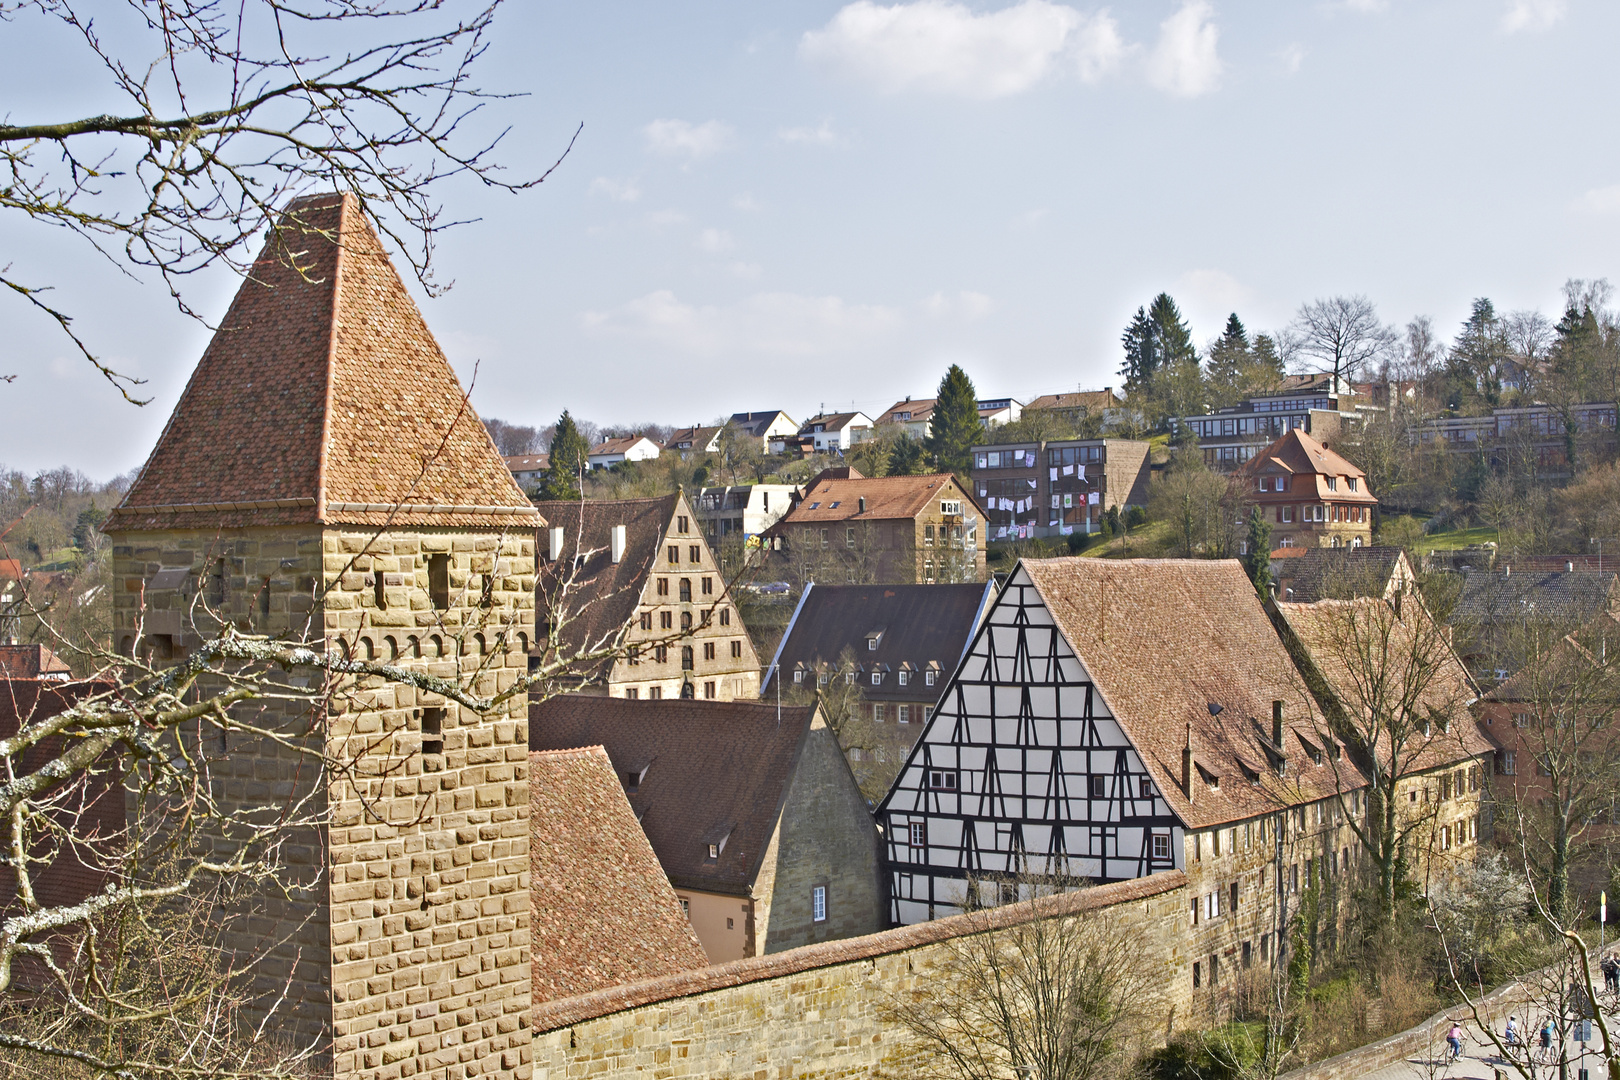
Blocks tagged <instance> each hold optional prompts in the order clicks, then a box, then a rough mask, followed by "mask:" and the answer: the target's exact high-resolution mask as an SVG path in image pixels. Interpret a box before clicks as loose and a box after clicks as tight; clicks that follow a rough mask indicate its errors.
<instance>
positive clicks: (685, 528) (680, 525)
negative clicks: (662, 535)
mask: <svg viewBox="0 0 1620 1080" xmlns="http://www.w3.org/2000/svg"><path fill="white" fill-rule="evenodd" d="M675 531H676V532H683V533H685V532H691V531H692V523H691V522H690V521H689V520H687V517H686V515H685V514H680V515H677V516H676V518H675Z"/></svg>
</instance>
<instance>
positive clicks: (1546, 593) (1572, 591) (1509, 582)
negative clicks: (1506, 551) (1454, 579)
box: [1450, 566, 1620, 627]
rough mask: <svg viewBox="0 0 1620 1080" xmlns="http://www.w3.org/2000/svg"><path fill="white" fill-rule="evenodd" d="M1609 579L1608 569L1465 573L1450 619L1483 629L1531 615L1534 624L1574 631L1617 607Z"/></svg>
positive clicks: (1619, 592) (1619, 591)
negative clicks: (1543, 622) (1532, 613)
mask: <svg viewBox="0 0 1620 1080" xmlns="http://www.w3.org/2000/svg"><path fill="white" fill-rule="evenodd" d="M1615 577H1616V575H1615V572H1614V571H1612V570H1605V571H1604V572H1603V573H1601V574H1599V573H1592V572H1588V571H1585V570H1581V569H1579V568H1577V569H1576V570H1575V571H1574V572H1573V573H1572V572H1570V571H1567V570H1559V571H1555V572H1551V573H1548V572H1540V573H1537V572H1533V571H1529V572H1527V571H1523V570H1516V569H1514V568H1512V567H1511V566H1509V567H1504V568H1503V569H1501V570H1468V571H1465V572H1464V574H1463V591H1462V595H1461V596H1460V597H1459V598H1458V599H1457V606H1456V608H1455V609H1453V611H1452V613H1451V620H1450V621H1451V622H1453V623H1458V624H1462V625H1465V626H1469V625H1472V626H1480V627H1484V626H1489V625H1491V624H1494V623H1498V622H1502V621H1503V620H1508V619H1513V620H1517V619H1520V618H1523V617H1524V615H1525V613H1526V612H1534V613H1535V616H1536V618H1537V619H1538V620H1541V621H1546V622H1551V623H1556V624H1563V625H1565V626H1567V627H1575V626H1578V625H1580V624H1582V623H1586V622H1589V621H1591V620H1592V619H1595V618H1596V617H1597V616H1598V615H1599V614H1601V613H1602V612H1604V611H1608V610H1612V609H1614V608H1615V607H1616V606H1617V605H1620V585H1617V583H1616V581H1615Z"/></svg>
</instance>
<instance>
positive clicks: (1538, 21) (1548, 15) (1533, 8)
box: [1502, 0, 1569, 34]
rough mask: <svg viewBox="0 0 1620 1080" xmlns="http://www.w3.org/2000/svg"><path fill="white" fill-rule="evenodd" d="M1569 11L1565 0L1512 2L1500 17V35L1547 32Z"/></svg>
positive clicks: (1516, 0) (1520, 0)
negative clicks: (1523, 31) (1525, 31)
mask: <svg viewBox="0 0 1620 1080" xmlns="http://www.w3.org/2000/svg"><path fill="white" fill-rule="evenodd" d="M1568 11H1569V5H1568V4H1567V3H1566V2H1565V0H1513V2H1512V3H1511V4H1510V5H1508V9H1507V11H1506V12H1505V13H1504V14H1503V15H1502V33H1504V34H1516V33H1518V32H1519V31H1520V30H1547V29H1550V28H1551V27H1552V25H1553V24H1554V23H1556V22H1558V21H1559V20H1560V19H1562V18H1563V17H1564V15H1565V14H1566V13H1567V12H1568Z"/></svg>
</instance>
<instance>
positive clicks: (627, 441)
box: [588, 435, 658, 469]
mask: <svg viewBox="0 0 1620 1080" xmlns="http://www.w3.org/2000/svg"><path fill="white" fill-rule="evenodd" d="M657 456H658V444H657V443H655V442H653V441H652V440H651V439H649V438H647V437H646V436H645V435H623V436H620V437H619V438H616V439H605V440H603V441H602V442H600V443H598V444H597V445H595V446H593V447H591V452H590V456H589V459H588V460H589V461H590V464H591V468H593V469H605V468H607V467H608V466H610V465H617V464H618V463H619V462H621V461H647V460H648V459H650V458H655V457H657Z"/></svg>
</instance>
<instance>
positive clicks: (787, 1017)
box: [534, 872, 1189, 1080]
mask: <svg viewBox="0 0 1620 1080" xmlns="http://www.w3.org/2000/svg"><path fill="white" fill-rule="evenodd" d="M1188 902H1189V901H1188V894H1187V889H1186V878H1185V876H1184V875H1182V874H1181V873H1179V872H1177V873H1168V874H1158V875H1155V876H1153V877H1150V878H1143V879H1139V880H1135V881H1125V882H1119V883H1116V884H1113V885H1103V886H1099V887H1097V888H1095V889H1090V890H1087V891H1085V892H1080V893H1071V894H1068V895H1064V896H1054V897H1047V898H1044V899H1042V900H1039V901H1035V902H1034V903H1033V904H1032V903H1030V902H1025V903H1022V904H1013V905H1009V906H1007V907H1004V908H996V909H994V910H992V911H989V912H984V913H979V914H971V915H958V916H953V917H951V918H948V919H940V920H937V921H935V922H931V923H924V924H921V925H918V926H906V927H900V928H898V929H895V930H887V931H884V932H882V933H879V934H870V935H867V936H865V937H858V938H850V939H847V940H843V941H832V942H826V943H823V944H817V945H807V946H804V947H802V948H797V949H791V950H789V951H787V952H781V953H774V954H771V955H767V956H759V957H751V958H749V959H746V960H738V961H735V962H733V963H729V964H722V965H719V966H717V967H712V968H704V969H702V970H700V971H692V972H684V973H682V974H679V975H673V976H669V977H666V978H663V979H652V980H647V981H645V982H640V983H632V984H630V985H627V986H620V987H614V988H612V989H610V990H603V991H598V992H597V993H594V994H586V995H581V996H579V997H574V998H565V999H562V1000H559V1001H551V1002H546V1003H545V1004H543V1005H540V1006H539V1007H537V1008H536V1010H535V1015H534V1029H535V1032H536V1035H535V1042H534V1052H535V1073H534V1075H535V1077H536V1078H537V1080H571V1078H574V1077H590V1078H592V1080H614V1078H617V1077H632V1076H644V1075H656V1076H660V1077H667V1078H671V1080H674V1078H680V1077H713V1078H717V1080H718V1078H725V1077H742V1076H748V1077H765V1076H769V1077H779V1076H780V1077H789V1076H792V1077H799V1076H817V1077H825V1078H829V1080H831V1078H837V1077H857V1076H859V1077H869V1076H874V1075H893V1076H911V1075H915V1074H916V1071H917V1070H916V1066H917V1064H918V1051H917V1047H916V1046H915V1045H914V1044H913V1043H912V1042H911V1040H910V1038H909V1034H908V1033H907V1032H906V1030H905V1029H904V1028H903V1027H902V1026H900V1025H899V1024H897V1023H895V1022H894V1021H893V1020H892V1019H890V1018H889V1016H888V1012H887V1010H888V1007H889V1005H890V1004H891V1003H892V1002H893V1001H895V1000H896V998H897V997H898V996H899V995H903V994H905V992H906V991H907V990H909V989H911V988H913V987H916V986H918V985H920V984H922V983H923V982H925V981H927V980H930V979H931V978H933V977H935V973H936V972H937V970H938V968H939V965H940V962H941V961H942V960H943V959H944V957H945V955H946V953H945V950H946V949H947V948H949V942H950V941H951V940H952V939H953V938H955V937H959V936H960V935H962V934H964V933H970V932H974V931H975V930H979V929H982V928H983V927H984V926H985V925H987V924H988V925H990V926H995V927H1000V926H1007V925H1012V924H1013V923H1015V922H1017V921H1020V920H1026V919H1028V918H1029V917H1030V916H1031V913H1032V912H1033V911H1034V910H1035V907H1036V905H1039V907H1040V910H1041V911H1042V912H1043V913H1046V914H1059V915H1072V916H1075V917H1081V918H1083V917H1085V915H1086V914H1087V913H1088V912H1094V911H1098V910H1102V909H1105V908H1106V909H1111V910H1112V911H1113V912H1114V913H1116V914H1117V915H1118V916H1119V917H1121V918H1122V919H1123V920H1125V922H1126V924H1127V932H1130V933H1133V934H1137V935H1139V937H1140V939H1141V940H1142V941H1143V942H1144V943H1148V942H1155V943H1171V942H1175V941H1177V940H1179V939H1180V938H1181V937H1182V935H1183V932H1184V929H1183V928H1184V926H1185V918H1184V916H1183V911H1184V909H1185V906H1186V905H1187V904H1188ZM1152 962H1154V963H1156V964H1158V965H1159V966H1160V967H1161V968H1162V969H1163V980H1162V982H1163V985H1165V986H1166V987H1167V989H1168V990H1169V995H1168V999H1167V1001H1166V1002H1165V1010H1166V1013H1165V1025H1164V1028H1163V1031H1164V1032H1165V1033H1166V1034H1168V1033H1169V1032H1170V1031H1171V1030H1172V1029H1173V1026H1174V1023H1175V1017H1177V1016H1184V1015H1186V1012H1187V995H1186V994H1185V993H1183V992H1181V991H1180V990H1179V989H1178V987H1180V986H1181V984H1180V983H1179V982H1178V981H1176V980H1173V979H1172V978H1171V975H1172V972H1173V971H1174V965H1175V963H1176V961H1174V960H1173V959H1172V958H1171V957H1170V956H1169V954H1168V945H1166V947H1165V948H1164V949H1163V950H1162V951H1161V952H1160V953H1159V954H1157V955H1155V956H1154V957H1153V958H1152Z"/></svg>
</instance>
